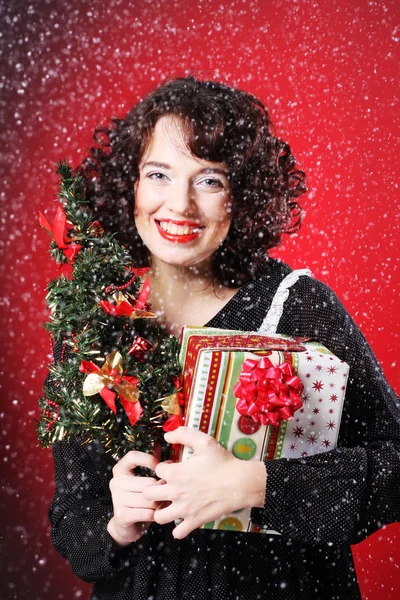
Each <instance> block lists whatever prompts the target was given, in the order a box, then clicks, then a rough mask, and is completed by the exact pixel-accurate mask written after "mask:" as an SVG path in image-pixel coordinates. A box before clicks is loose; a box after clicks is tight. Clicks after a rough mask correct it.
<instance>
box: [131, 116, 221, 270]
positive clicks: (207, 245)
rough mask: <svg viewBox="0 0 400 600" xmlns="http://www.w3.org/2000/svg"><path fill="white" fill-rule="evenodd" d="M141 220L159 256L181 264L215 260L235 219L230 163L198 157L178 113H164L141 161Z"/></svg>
mask: <svg viewBox="0 0 400 600" xmlns="http://www.w3.org/2000/svg"><path fill="white" fill-rule="evenodd" d="M135 223H136V227H137V230H138V232H139V235H140V237H141V238H142V240H143V242H144V244H145V245H146V246H147V248H148V249H149V250H150V253H151V255H152V257H153V259H154V258H156V259H158V260H159V261H162V262H164V263H167V264H169V265H176V266H179V267H191V266H194V265H200V264H207V263H209V262H211V256H212V254H213V253H214V251H215V250H216V249H217V248H218V246H219V245H220V244H221V243H222V242H223V241H224V239H225V238H226V236H227V233H228V230H229V227H230V224H231V190H230V184H229V180H228V168H227V165H226V164H225V163H215V162H209V161H207V160H203V159H199V158H196V157H194V156H193V155H192V154H190V153H189V151H188V150H187V148H186V146H185V144H184V142H183V139H182V132H181V129H180V125H179V121H178V120H177V119H176V118H173V117H169V116H165V117H162V118H160V119H159V120H158V121H157V123H156V126H155V128H154V131H153V134H152V137H151V140H150V143H149V145H148V148H147V150H146V152H145V154H144V156H143V158H142V160H141V162H140V165H139V179H138V181H137V182H136V183H135Z"/></svg>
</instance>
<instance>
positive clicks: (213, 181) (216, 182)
mask: <svg viewBox="0 0 400 600" xmlns="http://www.w3.org/2000/svg"><path fill="white" fill-rule="evenodd" d="M206 182H209V183H210V185H206V187H219V188H223V187H224V186H223V184H222V183H221V181H220V180H219V179H213V178H212V177H207V179H203V180H202V181H201V182H200V183H206Z"/></svg>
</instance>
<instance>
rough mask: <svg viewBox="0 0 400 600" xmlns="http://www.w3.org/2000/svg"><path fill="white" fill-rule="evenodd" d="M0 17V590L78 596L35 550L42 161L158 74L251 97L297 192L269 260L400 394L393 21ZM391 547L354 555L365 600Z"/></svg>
mask: <svg viewBox="0 0 400 600" xmlns="http://www.w3.org/2000/svg"><path fill="white" fill-rule="evenodd" d="M1 4H2V5H3V6H2V8H3V10H2V12H3V17H2V20H3V27H2V32H1V34H2V35H1V38H0V42H1V46H2V56H3V69H2V71H3V77H2V79H1V87H2V91H3V100H2V101H1V108H2V116H1V123H2V132H1V140H2V141H1V143H2V154H1V158H2V175H1V181H2V183H3V186H2V188H3V191H2V193H1V202H2V211H1V233H2V238H1V239H2V241H1V250H2V254H3V263H2V267H1V275H2V294H1V304H2V310H1V315H2V318H3V319H4V322H3V326H2V329H1V332H2V346H1V347H2V353H1V356H0V361H1V365H0V368H1V371H2V376H3V384H2V394H1V401H2V409H1V413H0V416H1V428H0V431H1V434H0V435H1V439H0V443H1V464H2V468H3V470H4V477H3V482H4V485H3V490H2V491H3V493H2V500H1V503H2V506H1V507H0V508H1V515H2V518H3V521H4V522H3V524H2V527H1V532H2V542H1V543H2V552H3V554H4V556H3V558H2V565H3V569H4V571H5V573H4V574H3V575H2V589H3V594H6V595H5V596H4V597H7V598H10V599H11V598H27V599H29V600H33V599H35V600H36V599H37V600H38V599H41V600H42V599H45V598H52V599H53V598H79V597H81V598H88V597H89V586H87V585H86V584H84V583H82V582H80V581H79V580H78V579H77V578H75V577H74V576H73V575H71V574H70V572H69V567H68V565H67V564H66V563H65V562H64V560H63V559H62V558H61V557H59V556H58V555H56V554H55V552H54V550H53V549H52V546H51V543H50V539H49V529H48V523H47V509H48V505H49V503H50V501H51V497H52V493H53V483H52V477H53V471H52V468H53V467H52V460H51V453H50V451H48V450H47V451H46V450H41V449H40V448H39V447H38V445H37V441H36V437H35V427H34V425H35V423H34V418H35V417H37V415H38V411H37V397H38V395H39V392H40V388H41V384H42V382H43V379H44V377H45V375H46V367H45V365H46V363H47V361H48V359H49V340H48V336H47V334H46V333H45V332H44V330H43V329H42V328H41V327H40V324H41V323H43V322H44V321H45V320H46V318H47V314H46V310H45V304H44V296H45V286H46V283H47V282H48V280H49V279H50V278H51V277H54V276H55V275H56V271H55V269H54V267H53V266H52V265H51V263H50V260H49V259H48V257H47V247H48V238H47V236H46V234H45V232H43V231H41V230H39V228H38V226H37V211H38V210H39V209H41V210H44V211H47V214H48V216H52V215H53V214H54V212H55V207H56V205H55V203H54V194H55V193H56V189H57V186H56V183H57V179H56V177H55V175H54V163H55V162H56V161H58V160H60V159H62V158H68V159H69V160H70V161H71V162H72V164H76V163H77V161H78V160H80V159H81V158H82V157H83V156H84V154H85V152H86V151H87V149H88V148H89V145H90V144H91V133H92V131H93V129H94V127H95V126H96V125H98V124H100V123H104V122H105V120H106V119H107V118H108V117H109V116H111V115H115V116H122V115H123V114H124V113H125V112H126V111H127V110H128V109H129V108H130V107H131V105H132V104H133V103H134V102H135V101H136V100H137V98H138V97H140V96H141V95H142V94H143V93H144V92H146V91H148V90H150V89H151V88H152V87H153V86H154V85H155V84H157V83H159V82H160V81H162V80H163V79H164V78H166V77H174V76H178V75H184V74H188V73H195V74H197V75H199V76H201V77H206V78H215V79H219V80H221V81H224V82H226V83H229V84H232V85H235V86H239V87H242V88H244V89H246V90H248V91H251V92H252V93H254V94H256V95H258V96H259V97H260V98H261V99H263V100H264V102H265V103H266V105H267V106H268V107H269V109H270V111H271V113H272V116H273V119H274V121H275V124H276V130H277V134H278V135H279V136H280V137H282V138H283V139H286V140H287V141H289V143H290V144H291V146H292V149H293V152H294V154H295V156H297V158H298V162H299V165H300V166H301V167H302V168H303V169H304V170H305V171H306V172H307V174H308V185H309V188H310V193H309V195H308V198H307V199H305V200H304V203H303V204H304V207H305V209H306V211H307V216H306V220H305V223H304V226H303V228H302V231H301V232H300V234H299V235H298V236H296V237H292V238H290V239H288V240H287V241H286V242H285V244H284V246H283V247H282V248H281V249H280V250H279V251H278V252H275V253H274V254H275V255H276V254H277V255H278V256H280V257H281V258H283V259H284V260H285V261H286V262H288V263H289V264H291V265H292V266H293V267H306V266H307V267H310V268H311V269H312V271H313V272H314V274H315V276H316V277H318V278H320V279H323V280H324V281H325V282H326V283H328V284H329V285H330V286H331V287H332V288H333V289H334V290H335V291H336V292H337V294H338V295H339V297H340V298H341V299H342V300H343V302H344V303H345V305H346V307H347V309H348V310H349V312H350V313H351V314H352V316H353V317H354V318H355V320H356V322H357V323H358V325H359V326H360V327H361V329H362V330H363V332H364V334H365V335H366V337H367V339H368V341H369V342H370V344H371V345H372V347H373V348H374V350H375V352H376V354H377V356H378V358H379V360H380V362H381V363H382V365H383V367H384V369H385V372H386V374H387V377H388V379H389V381H390V382H391V384H392V385H394V386H395V387H397V389H399V387H400V386H399V379H398V375H397V369H398V367H397V364H396V363H397V356H398V353H399V350H400V348H399V332H398V329H396V325H397V324H398V308H397V307H398V296H399V292H400V289H399V278H398V271H397V269H398V265H399V258H398V247H397V248H396V242H397V240H396V232H397V231H396V225H397V224H398V206H397V204H396V203H397V202H398V173H397V170H396V167H397V168H398V163H397V161H396V158H397V156H396V144H397V143H398V137H399V114H398V109H397V111H396V108H395V106H396V102H397V101H398V98H397V95H398V92H399V89H398V83H397V82H398V64H399V60H400V55H399V40H400V28H399V25H398V24H399V16H400V14H399V12H400V11H399V8H398V6H399V5H398V3H397V2H396V0H390V1H385V2H381V1H377V2H367V1H362V0H358V1H354V0H336V1H333V0H315V1H314V2H309V1H308V0H297V1H296V0H271V1H269V2H267V1H264V2H262V1H261V0H254V1H246V0H233V2H232V1H228V0H222V1H220V2H211V0H203V1H201V0H199V2H198V3H197V6H196V7H192V6H191V4H190V3H189V2H188V1H187V2H185V1H181V2H177V1H176V0H172V1H171V0H157V1H148V0H135V1H132V0H131V1H125V0H114V1H112V2H109V3H100V2H96V1H93V0H92V1H90V2H88V1H87V0H84V1H82V0H79V1H78V0H70V1H69V2H68V4H64V3H62V2H61V1H59V0H57V1H52V0H50V1H48V2H45V1H44V0H38V1H31V2H30V3H27V4H26V5H25V3H23V2H22V1H17V0H11V1H10V0H9V1H8V2H6V0H1ZM397 151H398V147H397ZM396 163H397V164H396ZM396 313H397V314H396ZM399 551H400V529H399V526H398V525H391V526H389V527H387V528H386V529H385V530H382V531H380V532H377V533H376V534H374V535H373V536H371V537H370V538H369V539H368V540H366V541H365V542H363V543H361V544H359V545H358V546H356V547H354V555H355V558H356V563H357V573H358V577H359V581H360V586H361V589H362V592H363V597H364V598H365V599H369V600H372V599H378V598H379V599H382V598H385V599H390V598H393V599H394V598H399V597H400V575H399V572H398V562H397V555H398V553H399Z"/></svg>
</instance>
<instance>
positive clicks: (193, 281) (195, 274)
mask: <svg viewBox="0 0 400 600" xmlns="http://www.w3.org/2000/svg"><path fill="white" fill-rule="evenodd" d="M150 279H151V282H152V287H153V286H156V287H157V288H163V289H164V290H167V289H168V288H171V287H172V288H174V289H175V292H177V291H178V290H180V289H187V288H188V287H190V289H191V290H192V292H204V291H206V290H207V291H208V289H210V291H211V292H212V290H213V286H212V283H213V279H214V277H213V272H212V263H211V261H208V262H207V263H204V264H200V265H195V266H193V267H179V266H175V265H168V264H166V263H163V262H161V261H160V260H158V259H157V258H155V257H153V258H152V264H151V267H150Z"/></svg>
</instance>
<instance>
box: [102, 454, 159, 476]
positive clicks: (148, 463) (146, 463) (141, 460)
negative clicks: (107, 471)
mask: <svg viewBox="0 0 400 600" xmlns="http://www.w3.org/2000/svg"><path fill="white" fill-rule="evenodd" d="M157 465H158V460H157V458H156V457H155V456H153V455H152V454H147V453H146V452H140V451H138V450H131V451H130V452H128V453H127V454H125V456H124V457H123V458H121V460H120V461H118V462H117V464H116V465H115V467H114V468H113V474H114V475H115V474H116V473H122V474H124V475H128V474H134V473H132V471H133V469H134V468H135V467H147V468H148V469H151V470H152V471H154V470H155V468H156V466H157Z"/></svg>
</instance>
